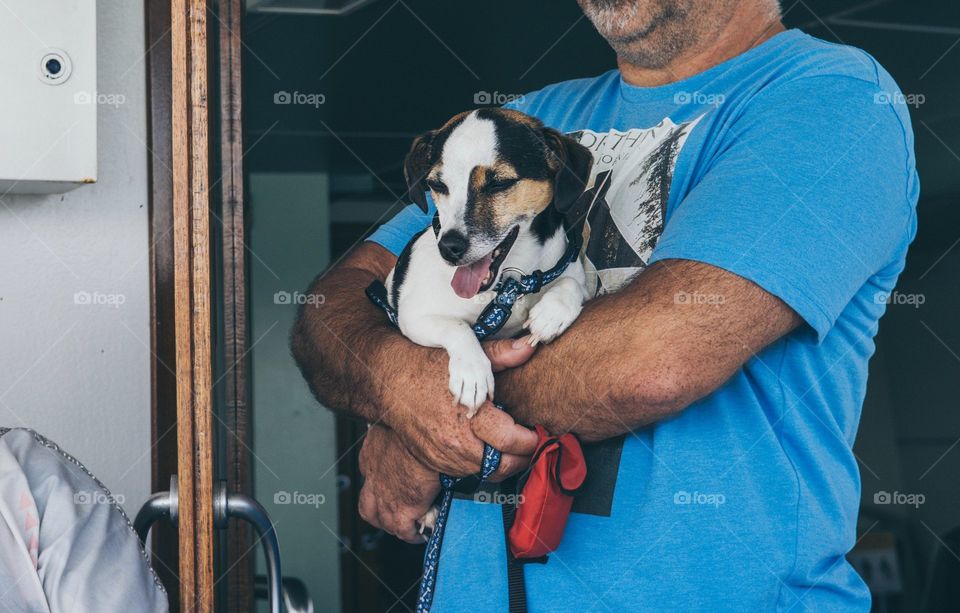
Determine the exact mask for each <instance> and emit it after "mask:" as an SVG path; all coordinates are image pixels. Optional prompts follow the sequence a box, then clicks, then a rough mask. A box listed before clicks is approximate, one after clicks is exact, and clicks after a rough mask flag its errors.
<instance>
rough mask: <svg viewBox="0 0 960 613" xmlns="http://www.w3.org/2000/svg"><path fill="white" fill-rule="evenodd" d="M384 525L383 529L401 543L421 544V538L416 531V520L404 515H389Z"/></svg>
mask: <svg viewBox="0 0 960 613" xmlns="http://www.w3.org/2000/svg"><path fill="white" fill-rule="evenodd" d="M384 524H385V525H384V526H383V529H384V530H386V531H387V532H389V533H390V534H392V535H394V536H395V537H397V538H398V539H400V540H401V541H405V542H407V543H411V544H416V543H423V537H422V536H420V532H419V531H418V530H417V523H416V520H415V519H414V518H411V517H409V516H407V515H406V514H404V513H393V514H391V515H390V516H389V517H388V518H387V521H386V522H384Z"/></svg>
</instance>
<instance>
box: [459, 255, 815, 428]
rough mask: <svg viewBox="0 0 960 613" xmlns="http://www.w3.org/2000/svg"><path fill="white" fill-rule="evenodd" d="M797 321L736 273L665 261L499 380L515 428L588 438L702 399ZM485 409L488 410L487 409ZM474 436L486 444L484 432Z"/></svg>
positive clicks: (589, 309)
mask: <svg viewBox="0 0 960 613" xmlns="http://www.w3.org/2000/svg"><path fill="white" fill-rule="evenodd" d="M800 322H801V319H800V317H799V316H798V315H797V314H796V313H795V312H794V311H793V310H792V309H791V308H790V307H789V306H787V305H786V304H785V303H784V302H782V301H781V300H780V299H779V298H776V297H775V296H773V295H772V294H770V293H768V292H766V291H765V290H763V289H762V288H760V287H759V286H757V285H755V284H754V283H752V282H750V281H747V280H746V279H743V278H742V277H739V276H737V275H735V274H732V273H730V272H727V271H725V270H722V269H720V268H716V267H714V266H710V265H708V264H703V263H699V262H694V261H690V260H666V261H663V262H659V263H656V264H654V265H652V266H651V267H650V268H648V269H647V270H646V271H644V272H643V273H641V274H640V275H638V276H637V278H636V279H634V281H633V282H631V283H630V285H628V286H627V287H626V288H624V289H623V290H622V291H620V292H618V293H615V294H610V295H606V296H602V297H599V298H597V299H595V300H593V301H591V302H589V303H588V304H587V305H586V306H585V307H584V310H583V313H582V314H581V315H580V317H579V318H578V319H577V321H576V322H575V323H574V325H573V326H571V328H570V329H569V330H567V332H565V333H564V334H563V335H561V336H560V337H559V338H558V339H557V340H555V341H554V342H553V343H551V344H550V345H549V346H547V347H543V348H541V349H540V351H539V352H538V354H537V357H536V358H535V359H533V360H531V361H530V362H528V363H526V364H524V365H523V366H521V367H519V368H516V369H513V370H510V371H507V372H504V373H503V374H501V375H499V376H498V378H497V400H499V401H502V402H504V403H505V404H506V405H507V406H509V407H511V408H512V414H513V416H514V417H515V419H516V420H517V421H518V422H520V423H526V424H534V423H539V424H544V425H545V426H546V427H547V428H548V429H549V430H551V431H553V432H567V431H573V432H577V433H578V434H579V435H580V436H581V437H583V438H584V439H585V440H588V441H596V440H602V439H605V438H610V437H612V436H616V435H619V434H623V433H625V432H628V431H631V430H634V429H636V428H639V427H643V426H645V425H648V424H651V423H654V422H656V421H659V420H661V419H664V418H666V417H669V416H670V415H672V414H674V413H676V412H677V411H679V410H681V409H683V408H685V407H686V406H688V405H689V404H691V403H692V402H694V401H696V400H698V399H700V398H702V397H704V396H706V395H708V394H709V393H711V392H713V391H714V390H716V389H717V388H719V387H720V386H721V385H723V383H724V382H725V381H726V380H727V379H729V378H730V376H731V375H732V374H733V373H734V372H735V371H736V370H737V369H738V368H740V367H741V366H742V365H743V364H744V363H745V362H746V361H747V360H749V359H750V358H751V357H752V356H753V355H755V354H756V353H759V352H760V351H761V350H762V349H763V348H764V347H766V346H767V345H769V344H770V343H772V342H774V341H775V340H777V339H779V338H780V337H781V336H783V335H785V334H787V333H789V332H790V331H791V330H793V329H794V328H796V327H797V326H798V325H799V324H800ZM485 410H486V409H485ZM477 426H478V427H475V428H474V430H475V432H477V433H478V435H479V436H480V438H485V436H486V435H485V433H484V432H483V430H484V429H485V425H484V424H483V422H478V424H477Z"/></svg>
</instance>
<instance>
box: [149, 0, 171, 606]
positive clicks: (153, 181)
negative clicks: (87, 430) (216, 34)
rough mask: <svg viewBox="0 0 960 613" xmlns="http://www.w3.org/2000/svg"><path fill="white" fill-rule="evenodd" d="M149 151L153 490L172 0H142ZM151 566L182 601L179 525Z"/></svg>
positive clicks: (161, 387) (166, 411)
mask: <svg viewBox="0 0 960 613" xmlns="http://www.w3.org/2000/svg"><path fill="white" fill-rule="evenodd" d="M144 7H145V16H146V41H145V42H146V66H147V74H148V81H147V85H148V87H147V92H148V98H149V103H148V106H147V111H148V114H149V124H148V125H149V133H148V136H147V139H148V147H149V150H150V165H149V167H148V170H149V176H150V261H151V266H150V295H151V300H150V321H151V329H150V346H151V347H152V348H153V359H152V362H151V368H150V370H151V411H150V413H151V439H150V440H151V443H152V447H151V448H152V453H151V455H152V458H151V466H152V475H151V491H153V492H161V491H165V490H167V489H168V488H169V487H170V476H171V475H174V474H176V472H177V405H176V397H177V377H176V372H175V371H174V364H176V344H175V343H174V301H173V177H172V175H171V170H170V168H171V165H172V164H173V162H172V161H171V152H170V146H171V127H170V111H171V103H170V79H171V76H170V60H171V57H170V0H144ZM150 536H151V538H152V539H153V544H152V546H151V552H152V554H153V562H154V564H153V567H154V569H155V570H156V571H157V574H158V575H159V576H160V579H161V580H162V581H163V584H164V586H165V587H166V588H167V594H168V595H169V598H170V608H171V611H172V612H173V613H176V611H177V606H178V605H179V603H180V576H179V572H178V570H177V569H178V567H179V561H178V560H179V555H178V543H177V529H176V527H174V526H173V525H171V524H170V523H168V522H157V524H156V525H154V527H153V529H152V530H151V531H150Z"/></svg>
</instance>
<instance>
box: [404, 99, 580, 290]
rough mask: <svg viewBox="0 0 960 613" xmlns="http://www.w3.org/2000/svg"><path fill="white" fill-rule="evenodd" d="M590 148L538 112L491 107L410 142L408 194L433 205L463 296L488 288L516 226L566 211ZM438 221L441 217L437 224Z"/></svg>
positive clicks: (439, 240)
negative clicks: (552, 125) (540, 117)
mask: <svg viewBox="0 0 960 613" xmlns="http://www.w3.org/2000/svg"><path fill="white" fill-rule="evenodd" d="M591 165H592V156H591V154H590V151H589V150H588V149H587V148H586V147H584V146H582V145H580V144H579V143H577V142H576V141H574V140H573V139H570V138H568V137H566V136H564V135H562V134H560V133H559V132H557V131H556V130H553V129H551V128H547V127H544V125H543V124H542V123H541V122H540V121H539V120H537V119H534V118H533V117H530V116H528V115H525V114H523V113H520V112H518V111H513V110H508V109H500V108H488V109H480V110H477V111H468V112H465V113H461V114H459V115H457V116H455V117H454V118H452V119H451V120H450V121H448V122H447V123H446V124H445V125H444V126H443V127H441V128H440V129H438V130H431V131H430V132H427V133H425V134H421V135H420V136H418V137H417V138H416V139H415V140H414V141H413V146H412V147H411V149H410V153H409V154H408V155H407V159H406V162H405V164H404V175H405V176H406V179H407V185H408V187H409V190H410V197H411V198H412V199H413V201H414V202H416V203H417V204H418V205H420V208H422V209H423V210H424V211H426V210H427V199H426V192H427V191H429V192H430V193H431V195H432V196H433V201H434V203H435V204H436V207H437V219H435V220H434V232H435V233H436V236H437V247H438V248H439V250H440V255H441V256H442V257H443V259H444V260H446V261H447V262H448V263H449V264H451V265H452V266H456V267H457V270H456V271H455V273H454V279H453V283H452V284H453V287H454V290H456V292H457V294H458V295H460V296H461V297H464V298H468V297H472V296H473V295H475V294H476V293H477V292H480V291H484V290H486V289H488V288H489V287H491V286H492V285H493V283H494V281H495V280H496V279H497V276H498V272H499V268H500V265H501V264H502V263H503V261H504V259H505V258H506V256H507V254H508V253H509V251H510V248H511V247H512V246H513V244H514V241H516V239H517V236H518V235H519V234H520V233H521V232H525V231H528V230H529V229H530V226H531V224H532V223H533V221H534V219H535V218H536V217H537V216H538V215H541V214H542V213H550V211H547V209H548V208H550V207H553V208H554V209H555V211H556V213H557V214H559V215H561V216H562V215H566V214H568V213H569V212H570V211H571V209H572V208H573V205H574V204H575V203H576V201H577V199H578V198H579V197H580V195H581V194H582V193H583V192H584V190H585V189H586V186H587V185H586V184H587V180H588V178H589V176H590V168H591ZM437 222H439V223H437Z"/></svg>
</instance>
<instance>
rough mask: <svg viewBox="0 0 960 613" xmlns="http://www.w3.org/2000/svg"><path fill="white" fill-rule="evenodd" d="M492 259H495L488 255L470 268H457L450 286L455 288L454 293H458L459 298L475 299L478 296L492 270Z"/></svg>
mask: <svg viewBox="0 0 960 613" xmlns="http://www.w3.org/2000/svg"><path fill="white" fill-rule="evenodd" d="M492 259H493V258H492V257H491V256H489V255H488V256H486V257H484V258H482V259H480V260H477V261H476V262H474V263H473V264H470V265H469V266H457V270H456V271H454V273H453V280H452V281H450V285H451V286H452V287H453V291H454V292H456V293H457V296H460V297H461V298H473V297H474V296H476V295H477V292H479V291H480V286H481V285H483V279H484V277H486V276H487V272H488V271H489V270H490V261H491V260H492Z"/></svg>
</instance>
